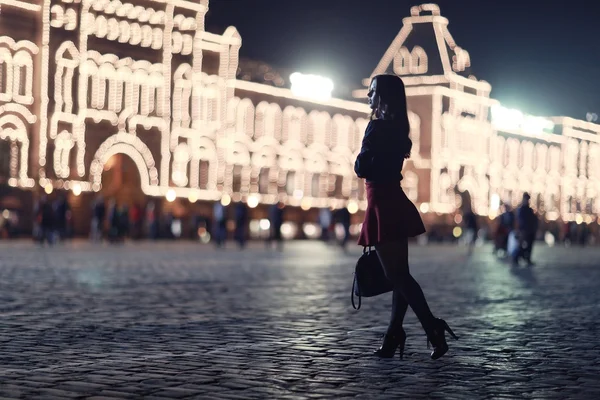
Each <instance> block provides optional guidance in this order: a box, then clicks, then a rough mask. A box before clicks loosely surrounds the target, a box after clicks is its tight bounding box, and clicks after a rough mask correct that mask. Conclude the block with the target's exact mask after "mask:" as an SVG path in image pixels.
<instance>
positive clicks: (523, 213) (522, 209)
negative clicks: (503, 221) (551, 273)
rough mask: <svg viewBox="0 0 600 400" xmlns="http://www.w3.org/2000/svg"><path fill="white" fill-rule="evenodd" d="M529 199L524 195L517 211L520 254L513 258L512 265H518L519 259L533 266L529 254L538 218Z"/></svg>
mask: <svg viewBox="0 0 600 400" xmlns="http://www.w3.org/2000/svg"><path fill="white" fill-rule="evenodd" d="M530 199H531V197H530V196H529V193H524V194H523V200H522V202H521V205H520V206H519V208H518V209H517V225H518V230H519V238H520V241H521V252H520V253H519V255H518V256H517V257H513V265H516V264H518V263H519V259H521V258H522V259H524V260H525V262H527V265H533V264H534V263H533V261H531V253H532V251H533V244H534V242H535V236H536V233H537V228H538V218H537V216H536V215H535V212H534V211H533V209H532V208H531V207H530V205H529V200H530Z"/></svg>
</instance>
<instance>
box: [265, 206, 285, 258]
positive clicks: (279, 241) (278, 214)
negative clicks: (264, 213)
mask: <svg viewBox="0 0 600 400" xmlns="http://www.w3.org/2000/svg"><path fill="white" fill-rule="evenodd" d="M284 209H285V206H284V204H283V203H282V202H278V203H276V204H273V205H272V206H271V207H269V228H270V231H269V237H268V239H267V242H266V243H267V247H271V245H272V243H273V242H275V245H276V246H277V249H278V250H279V251H281V250H283V236H282V234H281V227H282V225H283V220H284V215H283V214H284Z"/></svg>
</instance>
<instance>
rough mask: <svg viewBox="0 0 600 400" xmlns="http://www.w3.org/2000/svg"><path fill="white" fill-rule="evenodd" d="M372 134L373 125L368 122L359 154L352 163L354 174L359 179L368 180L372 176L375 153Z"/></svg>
mask: <svg viewBox="0 0 600 400" xmlns="http://www.w3.org/2000/svg"><path fill="white" fill-rule="evenodd" d="M372 132H373V123H372V122H370V123H369V125H368V126H367V129H366V131H365V136H364V138H363V141H362V146H361V149H360V153H359V154H358V156H357V157H356V161H355V162H354V172H355V173H356V176H358V177H359V178H365V179H368V178H369V177H371V176H372V170H373V164H374V162H375V151H374V149H373V143H372V139H371V135H372Z"/></svg>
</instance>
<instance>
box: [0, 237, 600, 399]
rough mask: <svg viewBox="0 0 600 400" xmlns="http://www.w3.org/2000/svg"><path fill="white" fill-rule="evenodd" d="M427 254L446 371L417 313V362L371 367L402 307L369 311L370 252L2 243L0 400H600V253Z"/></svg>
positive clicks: (384, 305) (380, 304) (424, 280)
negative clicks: (364, 273) (515, 262)
mask: <svg viewBox="0 0 600 400" xmlns="http://www.w3.org/2000/svg"><path fill="white" fill-rule="evenodd" d="M411 251H412V254H411V269H412V272H413V274H414V276H415V277H416V278H417V280H418V281H419V282H420V283H421V285H422V286H423V289H424V291H425V294H426V296H427V298H428V300H429V302H430V305H431V307H432V309H433V311H434V313H435V314H436V315H437V316H439V317H442V318H444V319H446V320H447V321H448V323H449V324H450V326H451V327H452V328H453V330H454V331H455V332H456V333H457V334H458V335H459V337H460V340H459V341H450V342H449V343H450V346H451V348H450V352H449V353H448V354H447V355H446V356H445V357H443V358H442V359H440V360H437V361H432V360H430V359H429V357H428V350H427V347H426V340H425V335H424V333H423V332H422V330H421V328H420V325H419V323H418V321H417V320H416V318H415V316H414V314H412V311H409V315H408V316H407V320H406V324H405V325H406V330H407V333H408V336H409V337H408V342H407V352H406V354H405V358H404V360H400V359H399V358H398V357H396V358H395V359H393V360H379V359H377V358H374V357H373V356H372V355H371V352H372V351H373V350H374V349H375V348H376V347H377V346H378V345H379V340H380V339H379V336H380V334H382V333H383V332H384V330H385V327H386V323H387V319H388V312H389V311H388V310H389V302H390V295H384V296H381V297H379V298H371V299H363V308H362V309H361V310H360V311H358V312H357V311H354V310H353V309H352V307H351V305H350V289H351V285H352V274H353V269H354V263H355V260H356V258H357V256H358V254H359V249H358V248H357V249H352V251H351V252H350V253H347V254H344V253H343V252H341V251H340V250H339V249H337V248H335V247H326V246H325V245H323V244H320V243H309V242H299V243H293V244H289V245H288V246H287V247H286V248H285V249H284V251H283V252H276V251H272V252H271V251H267V250H266V249H264V248H263V247H262V246H261V245H259V244H253V245H252V246H251V248H249V249H247V250H246V251H239V250H237V249H234V248H233V247H232V248H231V249H229V250H226V251H217V250H215V249H213V248H212V247H207V246H202V245H199V244H195V243H175V242H173V243H139V244H127V245H125V246H121V247H108V246H105V247H94V246H92V245H90V244H88V243H84V242H76V243H72V244H66V245H63V246H59V247H56V248H51V249H48V248H43V249H42V248H38V247H36V246H34V245H33V244H30V243H26V242H16V243H11V242H0V285H1V290H0V299H1V301H0V313H1V315H0V361H1V363H0V398H24V399H51V398H89V399H124V398H144V399H161V398H162V399H183V398H197V399H254V398H256V399H259V398H260V399H292V398H293V399H304V398H310V399H312V398H332V399H340V398H361V399H380V398H381V399H383V398H407V399H415V398H439V399H442V398H443V399H466V398H469V399H471V398H473V399H487V398H489V399H498V398H501V399H503V398H515V399H522V398H528V399H529V398H531V399H573V398H577V399H598V398H600V380H599V379H598V376H599V374H600V352H599V350H600V342H599V341H598V337H597V335H598V320H599V319H600V306H599V304H600V294H599V291H598V283H599V282H600V261H599V260H600V250H599V249H597V248H585V249H581V248H569V249H565V248H563V247H555V248H547V247H545V246H542V245H538V246H537V248H536V249H535V251H534V259H535V261H537V264H536V265H535V266H533V267H531V268H527V267H520V268H519V269H513V268H511V267H510V266H509V265H507V264H505V263H502V262H500V261H498V260H496V259H495V258H494V257H493V256H492V255H491V250H490V248H489V247H482V248H478V249H477V250H476V252H475V254H474V255H473V256H472V257H471V258H467V256H466V250H465V249H464V248H456V247H450V246H433V245H432V246H425V247H419V246H416V245H413V246H412V248H411Z"/></svg>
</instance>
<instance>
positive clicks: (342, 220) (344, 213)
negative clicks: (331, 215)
mask: <svg viewBox="0 0 600 400" xmlns="http://www.w3.org/2000/svg"><path fill="white" fill-rule="evenodd" d="M335 219H336V221H337V222H338V223H339V224H340V225H342V228H343V229H344V236H342V239H341V240H340V246H341V247H342V249H344V250H345V249H346V245H347V244H348V240H349V239H350V219H351V216H350V211H348V207H345V206H344V207H342V208H340V209H339V210H337V212H336V218H335Z"/></svg>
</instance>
